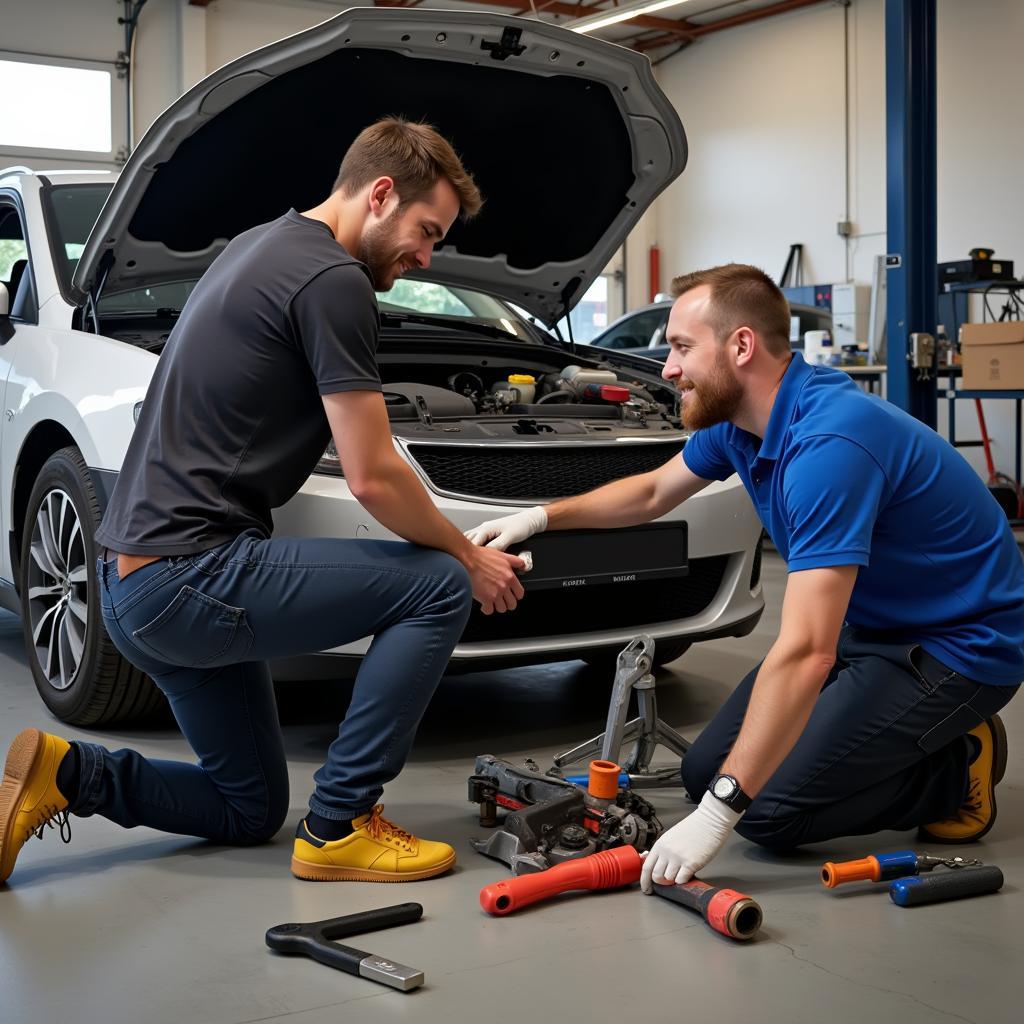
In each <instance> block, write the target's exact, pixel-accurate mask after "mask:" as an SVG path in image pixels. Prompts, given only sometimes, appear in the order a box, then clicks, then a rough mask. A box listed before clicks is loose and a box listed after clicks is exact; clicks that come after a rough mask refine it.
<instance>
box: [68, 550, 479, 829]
mask: <svg viewBox="0 0 1024 1024" xmlns="http://www.w3.org/2000/svg"><path fill="white" fill-rule="evenodd" d="M98 573H99V579H100V600H101V607H102V612H103V621H104V624H105V625H106V628H107V631H108V633H109V634H110V636H111V639H112V640H113V642H114V644H115V645H116V646H117V648H118V650H120V652H121V653H122V654H123V655H124V656H125V657H126V658H127V659H128V660H129V661H131V662H132V663H133V664H135V665H136V666H138V667H139V668H140V669H142V670H143V671H144V672H146V673H147V674H148V675H149V676H150V677H151V678H152V679H153V681H154V682H155V683H156V685H157V686H158V687H159V688H160V689H161V690H162V691H163V692H164V693H165V694H166V696H167V699H168V701H169V702H170V706H171V709H172V710H173V712H174V716H175V718H176V719H177V720H178V725H179V726H180V727H181V731H182V733H184V735H185V738H186V739H187V740H188V742H189V744H190V745H191V747H192V749H193V750H194V751H195V753H196V755H197V757H198V764H186V763H179V762H174V761H157V760H150V759H147V758H145V757H143V756H142V755H141V754H138V753H136V752H135V751H133V750H118V751H110V750H106V749H104V748H103V747H100V746H98V745H96V744H91V743H78V744H77V746H78V749H79V751H80V755H81V785H80V792H79V795H78V798H77V799H76V801H75V802H74V804H73V805H72V807H71V810H72V812H73V813H75V814H78V815H88V814H100V815H102V816H104V817H106V818H110V819H111V820H112V821H115V822H117V823H118V824H120V825H124V826H126V827H132V826H135V825H148V826H149V827H151V828H156V829H161V830H163V831H165V832H175V833H179V834H183V835H193V836H201V837H204V838H208V839H213V840H216V841H219V842H224V843H235V844H244V843H258V842H262V841H265V840H267V839H269V838H270V837H271V836H272V835H274V833H276V832H277V831H278V829H280V827H281V825H282V824H283V822H284V818H285V815H286V814H287V811H288V772H287V765H286V763H285V755H284V747H283V744H282V740H281V730H280V726H279V723H278V718H277V708H276V705H275V703H274V691H273V686H272V684H271V679H270V671H269V668H268V666H267V661H268V660H269V659H273V658H287V657H291V656H295V655H300V654H306V653H310V652H315V651H321V650H325V649H329V648H331V647H336V646H338V645H341V644H344V643H348V642H350V641H354V640H358V639H360V638H361V637H365V636H369V635H372V636H373V637H374V639H373V642H372V643H371V645H370V649H369V652H368V653H367V655H366V657H365V658H364V659H363V662H362V665H361V666H360V669H359V673H358V675H357V677H356V680H355V686H354V689H353V694H352V700H351V703H350V705H349V708H348V712H347V714H346V716H345V719H344V721H343V722H342V723H341V727H340V730H339V732H338V737H337V739H335V740H334V742H333V743H332V744H331V745H330V748H329V749H328V752H327V761H326V763H325V764H324V766H323V767H322V768H320V769H319V771H317V773H316V776H315V780H316V788H315V791H314V793H313V796H312V799H311V800H310V807H311V808H312V809H313V810H314V811H315V812H316V813H317V814H320V815H322V816H323V817H326V818H332V819H335V820H339V821H340V820H345V819H349V818H353V817H356V816H358V815H360V814H363V813H365V812H367V811H368V810H370V809H371V808H372V807H373V805H374V804H375V803H376V802H377V800H378V798H379V797H380V795H381V792H382V788H383V786H384V783H385V782H387V781H389V780H390V779H393V778H394V777H395V776H396V775H397V774H398V773H399V771H401V769H402V766H403V764H404V763H405V759H406V757H407V756H408V753H409V750H410V748H411V746H412V741H413V737H414V735H415V732H416V728H417V726H418V725H419V722H420V719H421V718H422V716H423V713H424V711H425V710H426V707H427V704H428V702H429V701H430V698H431V696H432V695H433V693H434V690H435V689H436V687H437V684H438V682H439V681H440V679H441V676H442V674H443V672H444V670H445V667H446V665H447V663H448V659H449V657H450V655H451V652H452V649H453V648H454V646H455V644H456V642H457V641H458V638H459V636H460V635H461V634H462V630H463V628H464V626H465V624H466V620H467V619H468V617H469V612H470V607H471V602H472V595H471V589H470V582H469V576H468V574H467V573H466V571H465V569H463V567H462V565H461V564H460V563H459V562H457V561H456V560H455V559H454V558H452V557H451V556H449V555H447V554H444V553H443V552H440V551H435V550H432V549H429V548H421V547H417V546H415V545H412V544H405V543H401V542H388V541H372V540H332V539H289V538H274V539H272V540H264V539H262V538H260V537H259V536H257V535H254V534H243V535H242V536H240V537H238V538H236V539H235V540H233V541H231V542H229V543H227V544H224V545H222V546H220V547H216V548H213V549H212V550H209V551H207V552H204V553H203V554H200V555H192V556H185V557H177V558H169V559H161V560H160V561H158V562H153V563H151V564H149V565H146V566H143V567H142V568H141V569H137V570H136V571H135V572H133V573H131V574H130V575H129V576H128V577H127V578H126V579H125V580H121V579H120V578H119V577H118V574H117V561H116V559H111V560H110V561H106V562H105V561H103V560H100V561H99V564H98Z"/></svg>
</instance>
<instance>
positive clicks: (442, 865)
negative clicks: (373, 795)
mask: <svg viewBox="0 0 1024 1024" xmlns="http://www.w3.org/2000/svg"><path fill="white" fill-rule="evenodd" d="M383 810H384V808H383V807H382V806H381V805H380V804H377V806H376V807H374V809H373V810H372V811H371V812H370V813H369V814H364V815H363V816H362V817H360V818H354V819H353V821H352V834H351V835H348V836H345V838H344V839H337V840H335V841H334V842H326V841H324V840H323V839H317V837H316V836H314V835H312V834H311V833H310V831H309V830H308V829H307V828H306V822H305V820H303V821H300V822H299V827H298V828H297V829H296V831H295V848H294V850H293V851H292V874H293V875H295V877H296V878H305V879H307V880H308V881H311V882H414V881H416V880H417V879H420V878H433V876H434V875H439V874H441V873H442V872H443V871H447V870H448V869H449V868H450V867H451V866H452V865H453V864H454V863H455V851H454V850H453V849H452V848H451V847H450V846H449V845H448V844H447V843H434V842H431V841H430V840H429V839H417V838H416V836H414V835H411V834H410V833H408V832H406V831H405V829H402V828H399V827H398V826H397V825H395V824H392V822H390V821H388V820H387V818H384V817H381V811H383Z"/></svg>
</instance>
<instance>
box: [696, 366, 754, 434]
mask: <svg viewBox="0 0 1024 1024" xmlns="http://www.w3.org/2000/svg"><path fill="white" fill-rule="evenodd" d="M742 399H743V389H742V388H741V387H740V383H739V381H738V380H737V379H736V377H735V376H734V374H733V372H732V370H731V369H730V368H729V364H728V362H727V361H726V358H725V351H724V350H723V349H719V350H718V351H717V352H716V353H715V362H714V364H713V366H712V367H711V372H710V373H709V374H708V376H707V379H706V380H704V381H702V382H701V383H700V384H697V385H694V386H693V387H692V388H691V389H690V390H689V391H688V392H687V396H686V399H685V401H684V402H683V404H682V418H683V426H684V427H686V429H687V430H702V429H703V428H705V427H713V426H714V425H715V424H716V423H724V422H725V421H726V420H730V419H732V418H733V416H734V414H735V413H736V410H737V409H739V407H740V402H741V401H742Z"/></svg>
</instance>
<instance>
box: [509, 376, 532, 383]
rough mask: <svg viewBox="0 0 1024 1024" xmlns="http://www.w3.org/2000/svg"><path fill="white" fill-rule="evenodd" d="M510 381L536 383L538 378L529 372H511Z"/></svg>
mask: <svg viewBox="0 0 1024 1024" xmlns="http://www.w3.org/2000/svg"><path fill="white" fill-rule="evenodd" d="M508 382H509V384H536V383H537V378H536V377H533V376H531V375H530V374H528V373H510V374H509V375H508Z"/></svg>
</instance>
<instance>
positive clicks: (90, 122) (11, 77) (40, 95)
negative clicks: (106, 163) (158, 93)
mask: <svg viewBox="0 0 1024 1024" xmlns="http://www.w3.org/2000/svg"><path fill="white" fill-rule="evenodd" d="M112 89H113V83H112V75H111V72H110V71H106V70H103V69H101V68H90V67H70V66H67V65H60V64H49V63H47V64H43V63H33V62H31V61H28V60H14V59H10V58H7V57H4V56H3V55H0V96H3V97H4V102H3V116H2V117H0V150H4V151H5V152H20V151H23V150H50V151H53V152H62V153H96V154H104V155H107V154H110V153H112V152H113V150H114V139H113V103H112Z"/></svg>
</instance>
